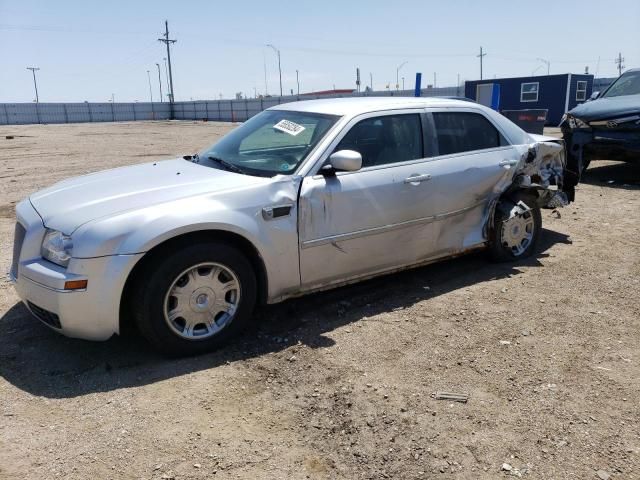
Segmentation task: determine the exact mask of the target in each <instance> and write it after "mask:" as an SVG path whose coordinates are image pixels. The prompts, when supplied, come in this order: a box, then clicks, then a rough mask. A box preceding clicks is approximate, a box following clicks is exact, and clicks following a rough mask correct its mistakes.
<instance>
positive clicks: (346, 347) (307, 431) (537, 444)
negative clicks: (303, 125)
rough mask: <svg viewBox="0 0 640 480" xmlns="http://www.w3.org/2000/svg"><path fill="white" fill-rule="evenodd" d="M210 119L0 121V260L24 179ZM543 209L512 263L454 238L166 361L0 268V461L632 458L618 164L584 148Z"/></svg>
mask: <svg viewBox="0 0 640 480" xmlns="http://www.w3.org/2000/svg"><path fill="white" fill-rule="evenodd" d="M229 128H230V127H229V126H228V125H224V124H216V123H192V122H180V123H178V122H158V123H119V124H93V125H50V126H39V125H36V126H15V127H3V128H0V134H1V135H0V171H1V175H0V184H1V186H2V188H1V190H0V242H1V243H0V244H1V246H2V248H1V250H0V265H2V269H3V271H6V270H8V265H9V263H10V256H11V251H12V246H11V244H12V236H13V225H14V219H13V216H14V213H13V211H14V205H15V203H16V201H18V200H19V199H21V198H23V197H25V196H26V195H28V194H29V193H30V192H32V191H34V190H37V189H39V188H41V187H44V186H46V185H49V184H51V183H53V182H54V181H56V180H59V179H62V178H65V177H68V176H71V175H78V174H82V173H85V172H90V171H95V170H100V169H104V168H108V167H113V166H117V165H125V164H132V163H137V162H145V161H149V160H151V159H157V158H165V157H170V156H173V155H178V154H180V155H182V154H185V153H192V152H195V151H196V150H197V149H199V148H200V147H203V146H204V145H206V144H208V143H211V142H212V141H213V140H215V138H216V137H217V136H219V135H220V134H222V133H224V132H226V131H227V130H228V129H229ZM6 135H15V138H14V139H12V140H8V139H5V136H6ZM560 214H561V217H558V216H557V215H556V214H554V213H552V212H551V211H548V210H547V211H543V222H544V225H545V227H546V229H545V231H544V232H543V239H542V245H541V249H540V252H539V253H538V255H537V256H536V257H535V258H533V259H530V260H528V261H526V262H521V263H516V264H507V265H495V264H491V263H488V262H487V261H486V259H485V257H484V256H483V255H482V254H475V255H472V256H468V257H465V258H460V259H457V260H453V261H447V262H444V263H441V264H437V265H432V266H429V267H425V268H420V269H417V270H414V271H410V272H405V273H402V274H397V275H392V276H387V277H384V278H380V279H377V280H373V281H369V282H366V283H364V284H360V285H356V286H353V287H348V288H342V289H339V290H335V291H332V292H328V293H323V294H318V295H313V296H310V297H307V298H303V299H298V300H293V301H289V302H286V303H285V304H282V305H279V306H273V307H269V308H266V309H264V310H263V311H261V312H259V313H258V314H257V320H258V322H257V325H256V326H255V327H254V328H253V329H252V330H251V331H250V332H248V333H247V334H246V335H245V336H244V337H243V338H241V339H240V340H239V341H238V342H237V343H236V344H235V345H233V346H230V347H228V348H226V349H224V350H222V351H219V352H217V353H214V354H210V355H205V356H201V357H198V358H190V359H184V360H167V359H164V358H162V357H160V356H159V355H157V354H155V353H154V352H153V351H151V350H150V348H149V347H148V346H147V345H146V344H145V342H144V341H142V340H141V339H139V338H136V337H130V338H114V339H112V340H110V341H108V342H106V343H89V342H84V341H79V340H71V339H67V338H64V337H61V336H59V335H57V334H55V333H54V332H51V331H49V330H48V329H47V328H46V327H44V326H42V325H41V324H40V323H38V322H37V321H36V320H34V319H33V318H31V317H30V316H29V314H28V313H27V311H26V309H25V308H24V307H22V306H21V304H19V303H18V298H17V296H16V294H15V293H14V291H13V288H12V287H11V285H10V284H9V282H8V281H7V280H6V279H5V278H4V277H3V278H2V279H1V280H0V478H2V479H4V478H16V479H18V478H19V479H42V478H65V479H80V478H95V479H108V478H116V479H121V478H122V479H128V478H132V479H133V478H136V479H137V478H140V479H149V478H154V479H160V478H164V479H168V478H176V479H195V478H244V479H262V478H265V479H276V478H282V479H297V478H311V479H324V478H343V479H357V478H400V479H413V478H474V479H475V478H491V479H494V478H501V477H507V476H509V475H523V476H525V477H527V478H556V479H557V478H576V479H589V478H596V479H597V478H608V477H606V475H611V478H614V479H615V478H625V479H628V478H640V411H639V408H638V407H639V406H640V346H639V340H640V307H639V303H638V299H639V296H640V239H639V235H638V234H639V233H640V227H639V225H640V166H631V165H624V164H616V163H613V162H597V163H596V164H595V165H593V166H592V167H591V168H590V170H589V173H588V175H587V179H586V182H585V183H584V184H582V185H580V186H579V190H578V192H577V202H576V203H574V204H572V205H571V206H569V207H567V208H564V209H563V210H561V212H560ZM88 313H89V312H88ZM507 342H509V343H507ZM438 390H445V391H454V392H468V393H469V394H470V400H469V402H468V403H467V404H462V403H451V402H447V401H439V400H435V399H433V398H432V397H431V393H433V392H435V391H438ZM504 463H508V464H509V465H511V466H512V467H513V470H512V471H511V472H510V473H509V472H507V471H505V470H502V465H503V464H504ZM599 470H603V471H604V472H600V476H598V473H597V472H598V471H599Z"/></svg>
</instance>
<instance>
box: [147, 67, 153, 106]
mask: <svg viewBox="0 0 640 480" xmlns="http://www.w3.org/2000/svg"><path fill="white" fill-rule="evenodd" d="M147 80H149V97H151V103H153V90H151V74H150V73H149V70H147Z"/></svg>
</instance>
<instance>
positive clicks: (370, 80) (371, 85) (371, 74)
mask: <svg viewBox="0 0 640 480" xmlns="http://www.w3.org/2000/svg"><path fill="white" fill-rule="evenodd" d="M369 86H370V87H371V91H372V92H373V73H371V72H369Z"/></svg>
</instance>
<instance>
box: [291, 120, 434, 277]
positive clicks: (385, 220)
mask: <svg viewBox="0 0 640 480" xmlns="http://www.w3.org/2000/svg"><path fill="white" fill-rule="evenodd" d="M421 123H422V115H421V114H420V113H400V114H394V115H377V116H376V115H372V116H369V117H368V118H365V119H363V120H360V121H359V122H357V123H354V124H353V126H352V127H351V128H350V129H349V130H348V132H347V134H346V135H345V136H344V137H343V138H342V140H341V141H340V143H339V144H338V145H337V146H336V147H335V148H334V149H333V151H338V150H345V149H348V150H356V151H358V152H360V153H361V155H362V157H363V168H362V169H361V170H359V171H357V172H338V173H337V174H336V175H335V176H323V175H313V176H308V177H305V179H304V180H303V182H302V188H301V192H300V209H299V212H300V221H299V226H300V271H301V280H302V285H303V288H305V289H309V288H314V287H316V286H320V285H328V284H331V283H336V282H341V281H344V280H347V279H349V278H355V277H359V276H363V275H367V274H372V273H376V272H380V271H384V270H388V269H391V268H394V267H397V266H400V265H404V264H409V263H414V262H415V261H416V259H418V258H420V257H421V256H423V255H424V249H423V248H421V247H420V244H421V243H422V242H423V241H426V240H427V239H428V238H429V237H430V226H429V222H425V221H423V219H424V218H426V217H429V211H428V205H427V195H426V192H428V188H429V185H428V184H429V179H430V177H429V175H428V172H427V171H426V165H427V164H428V159H427V158H425V153H424V145H423V144H424V142H423V133H422V128H421Z"/></svg>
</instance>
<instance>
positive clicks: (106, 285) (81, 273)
mask: <svg viewBox="0 0 640 480" xmlns="http://www.w3.org/2000/svg"><path fill="white" fill-rule="evenodd" d="M16 214H17V217H18V218H17V220H18V223H19V224H20V225H22V227H24V230H25V233H24V235H23V238H22V239H20V238H18V235H17V236H16V241H17V242H18V241H20V242H21V243H20V244H17V245H16V247H15V249H14V255H17V257H16V258H15V259H14V262H13V266H12V271H11V274H10V276H11V280H12V281H13V282H14V285H15V289H16V291H17V293H18V296H19V297H20V299H21V300H22V301H23V302H24V304H25V305H26V307H27V308H28V309H29V311H30V312H31V313H32V314H33V315H34V316H35V317H36V318H38V319H39V320H41V321H42V322H43V323H45V324H46V325H47V326H49V327H50V328H52V329H54V330H56V331H58V332H60V333H62V334H64V335H66V336H69V337H74V338H82V339H86V340H107V339H108V338H110V337H111V336H112V335H113V334H117V333H119V323H120V322H119V317H120V300H121V295H122V290H123V288H124V284H125V282H126V279H127V277H128V275H129V273H130V272H131V270H132V269H133V266H134V265H135V263H136V262H137V261H138V260H139V259H140V258H141V257H142V254H137V255H113V256H107V257H99V258H84V259H77V258H72V259H71V261H70V262H69V266H68V267H67V268H63V267H60V266H58V265H56V264H54V263H51V262H49V261H48V260H44V259H43V258H42V257H41V256H40V245H41V244H42V239H43V238H44V234H45V227H44V225H43V224H42V220H41V219H40V217H39V216H38V214H37V212H36V211H35V209H34V208H33V206H31V204H30V203H29V202H28V201H26V202H21V203H20V204H18V206H17V207H16ZM70 280H88V284H87V288H86V289H84V290H66V289H65V288H64V286H65V282H67V281H70Z"/></svg>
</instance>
